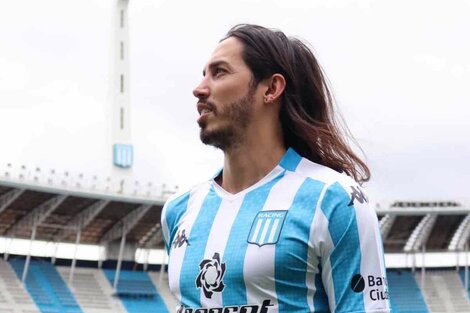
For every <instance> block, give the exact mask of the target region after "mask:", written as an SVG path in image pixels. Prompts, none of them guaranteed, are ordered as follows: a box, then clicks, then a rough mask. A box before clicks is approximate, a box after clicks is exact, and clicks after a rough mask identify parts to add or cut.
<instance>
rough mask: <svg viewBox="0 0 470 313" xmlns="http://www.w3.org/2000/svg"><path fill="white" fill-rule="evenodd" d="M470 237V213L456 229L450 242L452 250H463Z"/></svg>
mask: <svg viewBox="0 0 470 313" xmlns="http://www.w3.org/2000/svg"><path fill="white" fill-rule="evenodd" d="M469 237H470V214H468V215H467V216H465V218H464V219H463V220H462V222H461V223H460V225H459V227H457V230H456V231H455V233H454V235H453V236H452V239H451V240H450V243H449V248H448V249H449V250H450V251H456V250H457V251H462V250H463V249H464V247H465V244H466V242H467V240H468V238H469Z"/></svg>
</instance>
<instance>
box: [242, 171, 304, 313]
mask: <svg viewBox="0 0 470 313" xmlns="http://www.w3.org/2000/svg"><path fill="white" fill-rule="evenodd" d="M292 175H293V176H297V174H295V173H293V172H286V173H285V175H284V177H283V178H282V179H281V180H280V181H279V182H277V183H276V184H275V185H274V186H273V187H272V189H271V191H270V192H269V195H268V198H267V199H266V202H265V203H264V206H263V209H262V210H261V211H278V210H288V209H289V208H290V207H291V205H292V202H293V201H294V197H295V195H296V194H297V191H298V190H299V188H300V186H301V185H302V183H303V182H304V179H301V178H298V179H292V178H293V177H292ZM260 227H261V226H260ZM267 229H268V227H264V230H265V231H264V230H263V232H264V233H266V232H267ZM261 235H262V236H263V234H261ZM275 248H276V245H264V246H262V247H259V246H257V245H255V244H249V245H248V247H247V250H246V254H245V262H244V265H243V276H244V280H245V285H246V298H247V303H262V302H263V301H264V300H265V299H266V298H270V299H271V300H272V302H273V304H274V306H272V307H270V308H269V311H268V313H278V302H277V295H276V281H275V279H272V278H274V277H275V272H274V261H275V257H276V255H275V252H276V250H275ZM253 260H256V262H253ZM250 261H251V262H250ZM260 267H261V268H262V269H263V270H262V271H261V272H262V273H263V277H258V278H257V279H253V278H252V277H249V275H250V273H259V272H260V270H258V269H257V268H260ZM255 281H256V282H259V284H260V285H254V282H255Z"/></svg>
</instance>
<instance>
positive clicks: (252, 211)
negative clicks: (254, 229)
mask: <svg viewBox="0 0 470 313" xmlns="http://www.w3.org/2000/svg"><path fill="white" fill-rule="evenodd" d="M284 174H285V172H283V173H282V174H280V175H278V176H276V177H275V178H274V179H272V180H271V181H269V182H268V183H266V184H264V185H262V186H261V187H258V188H256V189H255V190H253V191H250V192H249V193H247V194H246V195H245V198H244V199H243V203H242V205H241V207H240V210H239V211H238V214H237V217H236V218H235V221H234V223H233V225H232V231H231V232H230V236H229V238H228V241H227V245H226V247H225V251H224V261H225V262H226V268H227V271H226V272H225V281H230V282H231V285H230V286H227V288H226V289H225V290H224V292H223V294H222V299H223V304H224V306H227V305H241V304H244V303H246V301H247V300H246V288H245V281H244V279H243V275H238V274H239V273H243V265H244V261H245V254H246V249H247V245H248V242H247V240H248V234H249V233H250V229H251V224H252V222H253V220H254V218H255V216H256V214H258V212H259V211H260V210H261V209H262V208H263V206H264V203H265V202H266V199H267V198H268V195H269V192H270V191H271V188H272V187H273V186H274V185H275V184H276V183H277V182H278V181H279V180H280V179H282V177H284Z"/></svg>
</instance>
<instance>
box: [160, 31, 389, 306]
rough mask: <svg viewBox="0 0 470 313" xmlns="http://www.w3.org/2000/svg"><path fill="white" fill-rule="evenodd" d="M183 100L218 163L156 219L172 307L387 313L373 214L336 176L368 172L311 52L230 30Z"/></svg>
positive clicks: (278, 37) (345, 179) (359, 176)
mask: <svg viewBox="0 0 470 313" xmlns="http://www.w3.org/2000/svg"><path fill="white" fill-rule="evenodd" d="M194 96H195V97H196V98H197V99H198V102H197V110H198V112H199V115H200V116H199V118H198V120H197V122H198V124H199V126H200V128H201V132H200V137H201V140H202V142H203V143H205V144H209V145H213V146H215V147H217V148H219V149H221V150H222V151H223V152H224V165H223V169H222V170H221V171H220V172H219V173H218V175H216V176H215V177H214V178H213V179H212V180H210V181H208V182H205V183H202V184H200V185H198V186H196V187H194V188H193V189H191V190H190V191H188V192H186V193H184V194H182V195H179V196H176V197H174V198H172V199H170V200H169V201H168V202H167V203H166V204H165V207H164V209H163V212H162V228H163V234H164V240H165V244H166V248H167V251H168V253H169V256H170V259H169V260H170V261H169V283H170V288H171V290H172V292H173V293H174V295H175V296H176V298H177V299H178V300H179V301H180V303H181V306H180V307H179V309H178V312H193V313H196V312H198V313H201V312H207V313H209V312H211V313H216V312H246V313H268V312H270V313H271V312H330V311H331V312H390V310H389V302H388V287H387V281H386V278H385V276H386V275H385V267H384V260H383V250H382V246H381V239H380V233H379V229H378V223H377V216H376V215H375V212H374V211H373V210H372V209H371V208H370V207H369V206H368V199H367V197H366V196H365V194H364V192H363V191H362V189H361V188H360V187H359V186H358V184H357V183H356V182H355V181H354V180H353V179H352V178H350V177H349V176H347V175H350V176H352V177H354V178H355V179H356V181H359V182H362V181H366V180H368V178H369V171H368V168H367V166H366V165H365V164H364V163H363V162H362V161H361V160H360V159H359V158H358V157H357V156H356V155H355V154H354V153H353V152H352V150H351V149H350V148H349V147H348V146H347V144H346V143H345V140H344V139H343V137H342V135H341V133H340V131H339V129H338V127H337V126H336V124H335V123H334V116H333V107H332V105H333V104H332V97H331V95H330V93H329V91H328V88H327V84H326V82H325V78H324V77H323V74H322V72H321V69H320V66H319V65H318V63H317V61H316V60H315V57H314V56H313V54H312V52H311V51H310V49H309V48H308V47H307V46H306V45H304V44H303V43H302V42H300V41H299V40H297V39H293V38H288V37H286V36H285V35H284V34H283V33H282V32H280V31H273V30H270V29H267V28H264V27H260V26H256V25H238V26H235V27H234V28H232V29H231V30H230V31H229V33H228V34H227V37H226V38H224V39H223V40H222V41H221V42H220V43H219V45H218V46H217V48H216V49H215V51H214V53H213V54H212V56H211V58H210V59H209V61H208V63H207V64H206V66H205V67H204V70H203V79H202V81H201V83H200V84H199V86H197V87H196V89H195V90H194ZM341 172H342V173H341Z"/></svg>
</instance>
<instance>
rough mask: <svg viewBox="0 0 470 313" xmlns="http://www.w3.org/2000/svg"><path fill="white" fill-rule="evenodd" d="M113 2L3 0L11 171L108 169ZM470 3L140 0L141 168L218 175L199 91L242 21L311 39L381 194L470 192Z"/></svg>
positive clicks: (436, 196) (1, 142)
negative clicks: (202, 127) (202, 132)
mask: <svg viewBox="0 0 470 313" xmlns="http://www.w3.org/2000/svg"><path fill="white" fill-rule="evenodd" d="M114 3H115V2H114V1H112V0H100V1H96V0H67V1H63V0H43V1H34V0H16V1H8V2H7V1H5V2H4V3H3V0H2V5H1V7H2V10H0V147H1V149H0V151H1V153H0V169H1V168H4V167H5V165H6V164H7V163H11V164H12V166H13V167H14V168H18V167H19V166H21V165H26V166H27V167H28V168H35V167H40V168H41V169H42V170H43V171H44V172H47V171H48V170H50V169H55V170H56V171H57V172H63V171H66V170H67V171H70V172H71V173H72V175H78V173H83V174H84V175H85V176H87V177H89V176H91V175H99V176H103V177H104V176H107V175H108V174H109V170H110V167H111V165H110V162H109V153H110V148H109V147H108V142H107V132H108V123H109V106H110V100H109V88H110V84H109V81H110V73H111V64H112V62H111V61H112V60H111V58H110V55H111V53H110V44H111V38H112V36H111V34H112V28H111V17H112V12H113V7H114ZM468 16H470V1H469V0H455V1H448V2H442V1H401V0H400V1H371V0H364V1H354V0H338V1H331V0H329V1H327V0H322V1H312V0H309V1H300V0H289V1H278V0H271V1H255V0H251V1H250V0H236V1H230V2H228V1H207V0H201V1H182V0H179V1H177V0H140V1H132V0H131V1H130V4H129V27H130V75H131V77H130V101H131V125H132V126H131V132H132V143H133V145H134V153H135V155H134V158H135V159H134V166H133V170H132V177H133V178H134V179H136V180H139V181H142V182H148V181H152V182H153V183H155V184H163V183H165V184H167V185H172V186H174V185H178V186H180V189H186V188H188V187H189V186H191V185H193V184H196V183H198V182H201V181H204V180H206V179H208V178H210V177H211V176H212V175H213V174H214V173H215V172H216V171H217V170H218V169H219V168H220V167H221V165H222V160H223V155H222V154H221V152H220V151H217V150H215V149H214V148H211V147H206V146H204V145H203V144H202V143H200V141H199V129H198V126H197V124H196V119H197V112H196V99H195V98H194V97H193V95H192V90H193V89H194V87H195V86H196V85H197V84H198V82H199V81H200V79H201V78H202V68H203V66H204V64H205V63H206V61H207V60H208V58H209V57H210V54H211V53H212V51H213V50H214V48H215V47H216V45H217V42H218V41H219V40H220V39H221V38H222V37H223V36H224V35H225V33H226V32H227V31H228V30H229V29H230V28H231V27H232V26H233V25H235V24H237V23H256V24H260V25H263V26H267V27H273V28H278V29H281V30H283V31H284V32H285V33H286V34H288V35H292V36H295V37H298V38H301V39H302V40H305V41H307V42H308V43H309V44H310V45H311V47H312V49H313V51H314V53H315V55H316V56H317V58H318V60H319V62H320V64H321V65H322V67H323V68H324V70H325V72H326V75H327V77H328V79H329V81H330V84H331V87H332V90H333V93H334V96H335V99H336V102H337V106H338V108H339V111H340V112H341V114H342V116H343V118H344V120H345V121H346V123H347V125H348V126H349V129H350V130H351V132H352V134H353V135H354V136H355V138H356V140H357V142H358V143H359V145H360V146H361V148H362V150H363V151H364V153H365V159H366V162H367V163H368V165H369V166H370V168H371V171H372V179H371V181H370V182H368V183H367V185H366V188H367V190H368V193H369V196H371V197H372V198H373V199H375V200H376V201H379V202H381V201H383V202H385V201H387V202H388V201H394V200H450V199H452V200H455V199H456V200H463V201H467V200H468V199H470V191H469V188H468V186H469V181H470V164H469V160H470V140H469V136H470V108H469V105H470V103H469V102H470V88H469V86H470V58H469V57H468V56H469V55H470V40H469V39H468V38H469V37H468V34H469V33H470V19H469V18H468Z"/></svg>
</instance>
